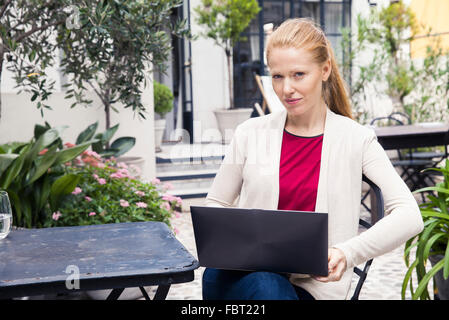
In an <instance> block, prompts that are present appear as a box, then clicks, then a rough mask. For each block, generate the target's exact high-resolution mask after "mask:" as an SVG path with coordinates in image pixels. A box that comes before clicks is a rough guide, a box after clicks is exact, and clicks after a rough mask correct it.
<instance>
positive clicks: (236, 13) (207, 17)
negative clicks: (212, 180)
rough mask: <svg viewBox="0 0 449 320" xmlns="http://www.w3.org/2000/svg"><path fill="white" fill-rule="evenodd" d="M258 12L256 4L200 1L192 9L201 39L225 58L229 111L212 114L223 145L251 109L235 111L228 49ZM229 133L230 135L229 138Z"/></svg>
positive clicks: (247, 0)
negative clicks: (220, 51)
mask: <svg viewBox="0 0 449 320" xmlns="http://www.w3.org/2000/svg"><path fill="white" fill-rule="evenodd" d="M259 11H260V7H259V4H258V2H257V0H201V5H200V6H198V7H197V8H195V12H196V13H197V14H198V17H197V22H198V23H199V24H200V25H203V26H204V27H205V29H206V33H205V34H204V36H205V37H207V38H210V39H212V40H214V42H215V44H216V45H218V46H219V47H221V48H222V49H223V50H224V52H225V54H226V62H227V70H228V89H229V109H225V108H224V106H222V107H221V108H220V109H218V110H215V111H214V114H215V117H216V118H217V122H218V128H219V130H220V132H221V135H222V140H223V142H228V141H229V140H230V138H231V136H232V133H231V132H233V131H234V129H235V127H236V126H237V125H238V124H239V123H241V122H243V121H245V120H247V119H249V117H250V116H251V113H252V111H253V108H239V109H237V108H235V104H234V87H233V81H232V79H233V75H232V48H233V47H234V45H235V43H237V42H238V41H240V40H244V38H243V37H242V36H241V33H242V32H243V30H245V28H246V27H247V26H248V25H249V23H250V22H251V20H252V19H253V18H254V17H255V16H256V15H257V13H258V12H259ZM230 133H231V134H230Z"/></svg>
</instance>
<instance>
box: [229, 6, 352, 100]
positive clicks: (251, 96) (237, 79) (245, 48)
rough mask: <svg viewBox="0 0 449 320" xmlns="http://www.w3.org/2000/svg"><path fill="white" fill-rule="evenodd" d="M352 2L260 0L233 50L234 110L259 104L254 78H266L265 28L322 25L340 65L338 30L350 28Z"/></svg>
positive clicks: (341, 59) (260, 97)
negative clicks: (302, 20)
mask: <svg viewBox="0 0 449 320" xmlns="http://www.w3.org/2000/svg"><path fill="white" fill-rule="evenodd" d="M351 2H352V1H351V0H340V1H332V0H259V6H260V7H261V8H262V10H261V11H260V12H259V14H258V16H257V17H256V19H254V20H253V21H252V22H251V24H250V26H249V27H248V28H247V29H246V30H245V32H244V33H243V35H244V36H245V37H246V41H241V42H239V43H237V45H236V46H235V47H234V96H235V104H236V106H237V107H241V108H244V107H252V106H253V105H254V103H255V102H259V103H260V102H261V101H262V96H261V94H260V92H259V90H258V88H257V85H256V82H255V79H254V74H256V73H257V74H265V73H266V66H265V61H264V58H263V57H264V46H265V34H264V26H265V27H268V26H269V24H273V26H275V27H276V26H278V25H279V24H281V23H282V22H283V21H284V20H286V19H288V18H295V17H310V18H312V19H313V20H314V21H316V22H317V23H319V24H320V25H321V27H322V28H323V29H324V31H325V33H326V35H327V37H328V39H329V40H330V42H331V43H332V46H333V49H334V52H335V55H336V57H337V60H338V62H339V63H342V62H343V61H344V58H345V57H344V51H343V49H342V48H341V45H340V43H341V40H342V35H341V28H342V27H350V21H351Z"/></svg>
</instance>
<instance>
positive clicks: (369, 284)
mask: <svg viewBox="0 0 449 320" xmlns="http://www.w3.org/2000/svg"><path fill="white" fill-rule="evenodd" d="M203 201H204V199H186V200H184V201H183V202H184V204H183V207H184V209H183V211H184V212H183V214H182V215H181V217H179V218H174V219H173V220H172V225H173V227H176V229H178V230H179V233H178V234H177V235H176V237H177V239H178V240H179V241H180V242H181V243H182V244H183V245H184V246H185V247H186V248H187V250H189V252H190V253H191V254H192V255H194V256H195V257H197V255H196V249H195V240H194V235H193V229H192V224H191V218H190V211H189V208H190V205H203ZM403 252H404V246H400V247H398V248H396V249H395V250H393V251H391V252H389V253H386V254H384V255H382V256H380V257H377V258H375V259H374V261H373V263H372V265H371V268H370V270H369V272H368V277H367V278H366V280H365V283H364V285H363V287H362V291H361V293H360V296H359V299H360V300H400V299H401V289H402V281H403V279H404V275H405V273H406V271H407V268H406V265H405V263H404V259H403ZM203 271H204V268H202V267H201V268H199V269H197V270H195V280H194V281H192V282H189V283H184V284H174V285H172V286H171V289H170V291H169V294H168V296H167V299H168V300H184V299H186V300H192V299H196V300H201V299H202V295H201V277H202V273H203ZM353 279H354V280H353V287H352V289H351V291H350V292H351V293H352V292H353V290H354V289H353V288H354V287H355V281H356V280H358V277H357V276H356V275H354V277H353ZM414 283H416V280H415V282H414ZM429 288H432V283H430V284H429ZM429 292H430V291H429ZM406 299H410V293H409V292H408V291H407V294H406Z"/></svg>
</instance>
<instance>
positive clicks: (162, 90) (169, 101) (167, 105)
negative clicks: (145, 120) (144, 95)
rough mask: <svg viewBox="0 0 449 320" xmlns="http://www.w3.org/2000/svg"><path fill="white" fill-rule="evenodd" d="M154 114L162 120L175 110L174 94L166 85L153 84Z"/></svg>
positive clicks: (155, 82)
mask: <svg viewBox="0 0 449 320" xmlns="http://www.w3.org/2000/svg"><path fill="white" fill-rule="evenodd" d="M153 90H154V93H153V94H154V112H155V113H157V114H158V115H159V116H160V117H161V118H163V117H164V115H165V114H166V113H168V112H170V111H171V110H172V109H173V99H174V97H173V93H172V92H171V90H170V88H169V87H167V86H166V85H165V84H162V83H159V82H157V81H154V82H153Z"/></svg>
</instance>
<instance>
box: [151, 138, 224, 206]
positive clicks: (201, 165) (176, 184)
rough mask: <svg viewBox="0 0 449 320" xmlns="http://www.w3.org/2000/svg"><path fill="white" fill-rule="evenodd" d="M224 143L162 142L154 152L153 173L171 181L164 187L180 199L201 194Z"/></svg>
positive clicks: (211, 177) (213, 173)
mask: <svg viewBox="0 0 449 320" xmlns="http://www.w3.org/2000/svg"><path fill="white" fill-rule="evenodd" d="M226 147H227V146H226V145H222V144H176V145H162V152H160V153H156V177H157V178H158V179H159V180H160V181H161V183H170V184H171V185H172V186H173V188H172V189H169V190H167V193H169V194H172V195H174V196H177V197H181V198H182V199H191V198H204V197H206V195H207V193H208V192H209V188H210V187H211V185H212V182H213V180H214V178H215V175H216V174H217V171H218V169H219V167H220V164H221V162H222V160H223V157H224V152H225V149H226Z"/></svg>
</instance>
